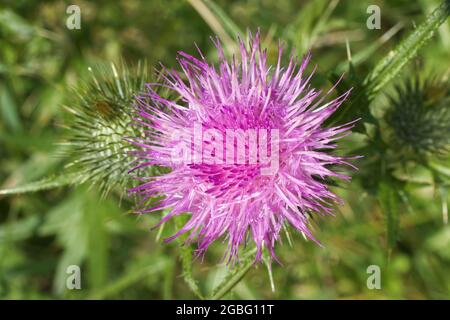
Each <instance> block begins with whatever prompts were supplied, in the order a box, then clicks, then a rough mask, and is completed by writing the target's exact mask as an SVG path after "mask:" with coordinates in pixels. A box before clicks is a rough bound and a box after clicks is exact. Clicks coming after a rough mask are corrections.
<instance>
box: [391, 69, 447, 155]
mask: <svg viewBox="0 0 450 320" xmlns="http://www.w3.org/2000/svg"><path fill="white" fill-rule="evenodd" d="M448 88H449V86H448V80H439V79H434V78H430V79H425V80H421V79H419V78H413V79H408V80H406V81H405V82H404V84H403V85H399V86H397V87H396V96H394V97H391V98H390V101H391V108H390V110H389V111H388V112H387V114H386V120H387V123H388V125H389V127H390V128H391V129H392V132H393V134H392V136H393V137H392V138H393V139H391V140H392V141H393V142H394V144H395V145H396V149H397V150H399V149H400V150H402V151H403V152H402V155H406V156H408V155H409V156H411V157H417V156H430V155H444V154H446V153H448V152H449V151H450V108H449V107H448V106H449V103H450V94H449V89H448Z"/></svg>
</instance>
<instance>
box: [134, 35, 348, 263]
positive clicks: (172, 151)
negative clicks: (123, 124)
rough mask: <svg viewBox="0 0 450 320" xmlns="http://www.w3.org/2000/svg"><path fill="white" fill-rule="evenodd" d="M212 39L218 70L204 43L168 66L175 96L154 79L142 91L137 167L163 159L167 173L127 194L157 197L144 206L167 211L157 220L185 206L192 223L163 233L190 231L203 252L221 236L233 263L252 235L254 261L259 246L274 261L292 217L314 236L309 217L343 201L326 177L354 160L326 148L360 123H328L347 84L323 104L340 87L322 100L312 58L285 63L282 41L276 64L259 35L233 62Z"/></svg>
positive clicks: (329, 211) (293, 223)
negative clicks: (309, 70) (310, 68)
mask: <svg viewBox="0 0 450 320" xmlns="http://www.w3.org/2000/svg"><path fill="white" fill-rule="evenodd" d="M215 45H216V47H217V50H218V56H219V66H218V69H216V68H215V67H214V66H212V65H210V64H208V62H207V61H206V60H205V58H204V56H203V55H202V53H201V52H200V50H199V54H200V58H199V59H197V58H195V57H193V56H190V55H188V54H186V53H184V52H179V57H178V61H179V64H180V67H181V69H182V71H183V72H182V73H178V72H176V71H167V70H165V74H164V75H163V78H164V80H165V81H164V82H165V83H164V84H163V87H166V88H168V89H170V91H172V92H173V93H175V94H176V95H177V96H179V97H180V98H179V99H173V100H170V99H166V98H163V97H162V96H161V95H159V94H158V93H157V92H156V87H157V86H160V85H158V84H148V85H147V91H146V92H145V93H143V94H142V95H140V96H139V97H137V117H136V122H137V123H138V124H139V125H142V126H143V127H144V129H145V136H144V137H140V138H134V139H133V141H132V142H133V143H134V144H135V145H136V146H137V147H138V150H137V151H136V154H137V155H138V157H139V159H140V161H141V162H140V164H139V165H138V166H137V168H142V167H145V166H153V165H157V166H163V167H168V168H170V169H171V171H170V172H169V173H166V174H163V175H159V176H155V177H149V178H148V179H145V181H144V182H143V183H142V184H141V185H139V186H137V187H135V188H133V189H131V191H132V192H134V193H137V194H139V195H141V196H142V198H143V202H142V203H146V202H147V200H148V199H150V198H154V197H159V199H160V201H159V202H158V203H157V204H156V205H154V206H153V207H150V208H143V209H142V212H143V213H149V212H154V211H157V210H162V209H167V210H170V211H169V213H168V214H167V215H166V216H165V217H164V218H163V219H162V220H161V221H160V224H162V223H164V222H166V221H167V220H169V219H170V218H172V217H173V216H176V215H180V214H184V213H189V214H190V219H189V221H188V222H187V223H186V224H185V225H184V226H183V227H182V228H181V229H180V230H179V231H178V232H177V233H176V234H175V235H173V236H172V237H170V238H168V239H166V240H167V241H170V240H172V239H174V238H176V237H178V236H180V235H181V234H184V233H186V232H188V233H189V237H188V239H187V241H189V242H190V241H194V240H196V241H197V242H198V250H197V253H199V254H200V253H204V252H205V250H206V249H207V248H208V246H209V245H210V244H211V243H212V242H214V241H215V240H217V239H219V238H224V239H226V240H227V241H228V250H227V254H226V255H228V261H230V260H233V259H234V258H237V257H238V250H239V247H240V245H241V244H247V242H248V241H249V239H250V237H251V238H252V239H253V242H254V243H255V245H256V248H257V254H256V260H257V261H259V260H260V259H261V257H262V249H263V247H266V248H267V249H268V250H269V252H270V253H271V256H272V257H273V258H275V259H276V256H275V252H274V246H275V242H276V241H277V240H278V239H279V234H280V230H281V228H282V227H283V225H284V224H287V223H289V224H290V225H291V226H292V227H294V228H295V229H297V230H298V231H300V232H301V233H303V234H304V235H305V236H307V237H308V238H310V239H312V240H314V241H315V242H316V243H318V242H317V241H316V240H315V239H314V237H313V235H312V234H311V231H310V230H309V228H308V224H309V223H308V215H309V213H312V212H316V213H319V214H333V213H332V209H331V205H332V204H333V203H341V202H342V201H341V200H340V199H339V198H338V197H337V196H336V195H335V194H334V193H332V192H331V191H330V190H329V188H328V187H327V185H326V183H325V182H324V181H325V179H327V178H339V179H343V180H349V179H350V177H349V176H347V175H345V174H342V173H338V172H335V171H332V170H331V169H330V166H335V165H349V166H351V165H350V164H349V163H347V162H346V160H348V158H344V157H339V156H335V155H332V154H330V153H327V152H325V150H327V149H328V150H332V149H335V148H336V145H335V144H334V142H335V141H336V140H338V139H340V138H342V137H343V136H346V135H347V134H349V132H350V131H349V129H350V128H351V127H352V126H353V123H354V122H351V123H348V124H345V125H341V126H337V127H332V128H324V127H322V124H323V123H324V121H325V120H326V119H327V118H328V117H330V115H332V114H333V112H334V111H335V110H336V109H337V108H338V107H339V106H340V105H341V104H342V102H343V101H344V100H345V99H346V98H347V96H348V95H349V93H350V90H349V91H347V92H346V93H344V94H342V95H341V96H339V97H338V98H336V99H334V100H332V101H331V102H328V103H323V101H324V98H325V97H326V95H328V94H330V93H331V92H332V90H333V89H334V87H333V89H331V90H330V91H329V92H328V93H327V94H326V95H325V97H321V92H320V91H316V90H315V89H312V88H310V85H309V81H310V79H311V77H312V74H311V75H308V76H305V75H304V71H305V68H306V66H307V64H308V62H309V60H310V55H309V54H308V55H307V56H306V57H304V59H303V61H302V62H301V64H300V65H298V64H297V63H296V58H295V57H292V56H291V57H290V61H289V64H288V65H287V67H282V66H281V59H282V53H283V49H282V48H281V46H280V48H279V53H278V62H277V65H276V66H275V67H271V66H269V65H268V64H267V60H266V50H264V51H263V50H262V49H261V47H260V39H259V33H258V34H257V35H256V36H255V37H252V36H251V35H250V40H249V49H247V48H246V45H245V43H244V42H243V41H242V40H239V45H240V59H236V58H235V57H233V59H232V61H227V60H226V58H225V55H224V53H223V49H222V47H221V45H220V42H219V41H218V40H216V41H215ZM230 130H231V132H232V133H233V134H234V136H233V135H231V134H230V137H231V138H230V139H229V136H228V134H229V132H230ZM211 132H212V133H211ZM196 133H197V135H196ZM199 133H200V135H199ZM241 138H242V140H239V139H241ZM225 140H226V143H225ZM230 141H231V142H230ZM222 143H223V144H222ZM180 145H182V148H180ZM180 150H181V152H180ZM236 153H237V155H236ZM269 154H270V156H269ZM243 158H244V160H243ZM274 159H275V160H274ZM230 160H231V162H230ZM251 160H252V161H251ZM264 168H265V169H271V170H266V172H264ZM267 171H270V172H269V173H267ZM161 196H163V197H161ZM160 224H158V225H160Z"/></svg>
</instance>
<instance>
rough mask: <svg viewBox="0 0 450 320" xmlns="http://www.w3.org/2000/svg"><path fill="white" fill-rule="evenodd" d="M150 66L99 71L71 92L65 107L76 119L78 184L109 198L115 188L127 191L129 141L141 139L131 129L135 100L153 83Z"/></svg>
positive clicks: (73, 150)
mask: <svg viewBox="0 0 450 320" xmlns="http://www.w3.org/2000/svg"><path fill="white" fill-rule="evenodd" d="M146 69H147V68H146V65H145V64H138V65H137V66H135V67H132V68H128V67H127V66H126V65H125V64H121V65H120V66H118V67H117V66H116V65H114V64H110V65H103V64H102V65H97V66H95V67H93V68H89V71H90V78H89V79H88V80H86V81H82V82H80V83H79V84H78V85H77V86H76V87H75V88H73V89H72V92H71V95H70V96H71V100H70V102H69V103H68V105H67V106H66V108H67V109H68V110H69V111H70V113H71V115H72V119H71V126H70V127H69V128H68V131H69V132H68V139H67V140H68V141H67V144H68V145H69V148H68V151H67V152H66V154H65V156H66V157H67V158H68V159H69V163H68V165H67V167H68V168H69V169H70V170H71V171H72V172H74V173H75V174H76V175H74V177H75V178H76V181H73V182H74V183H76V184H78V183H84V182H90V183H92V184H95V185H97V186H99V187H100V189H101V190H102V192H103V195H105V194H106V193H107V192H108V191H110V190H111V189H113V188H114V187H116V186H121V187H122V188H126V186H127V181H129V179H128V178H129V175H128V174H127V172H128V164H129V163H131V162H132V161H133V160H134V158H133V156H132V155H131V154H130V153H129V151H130V146H129V144H128V143H127V142H126V141H125V140H124V136H136V135H139V134H140V128H138V127H136V126H131V125H130V124H131V123H132V114H133V107H132V105H133V103H132V102H133V98H134V96H135V95H136V94H137V93H138V92H140V91H142V90H143V89H144V87H145V83H146V82H147V81H148V78H147V71H146Z"/></svg>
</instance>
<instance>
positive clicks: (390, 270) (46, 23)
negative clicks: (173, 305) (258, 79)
mask: <svg viewBox="0 0 450 320" xmlns="http://www.w3.org/2000/svg"><path fill="white" fill-rule="evenodd" d="M69 4H77V5H79V6H80V8H81V17H82V20H81V26H82V28H81V30H68V29H67V28H66V27H65V23H66V19H67V14H66V7H67V6H68V5H69ZM371 4H376V5H379V6H380V7H381V22H382V28H381V30H369V29H367V28H366V19H367V17H368V16H369V15H368V14H367V12H366V9H367V7H368V6H369V5H371ZM438 5H439V2H438V1H434V0H421V1H414V2H412V1H407V0H392V1H379V0H378V1H375V0H370V1H366V0H363V1H322V0H315V1H293V0H276V1H272V0H246V1H225V0H220V1H219V0H216V1H212V0H211V1H203V2H201V1H195V0H191V1H179V0H152V1H144V0H119V1H106V0H100V1H95V2H94V1H74V2H70V3H69V2H68V1H37V0H6V1H2V3H1V4H0V189H7V188H13V187H16V186H20V185H24V184H26V183H28V182H33V181H38V180H40V179H43V178H46V177H49V176H52V175H54V174H55V173H58V172H64V166H65V165H66V162H65V159H64V157H63V156H61V154H64V152H65V151H67V150H66V148H67V146H66V145H64V144H61V143H60V142H61V141H62V140H63V139H64V138H65V131H64V129H63V126H64V125H65V126H68V125H69V126H70V117H69V116H68V112H67V111H66V110H65V109H64V108H63V107H62V106H63V105H64V104H70V101H71V100H70V99H71V98H73V97H71V95H72V93H71V91H70V90H68V88H70V87H72V86H74V85H75V84H76V83H78V82H79V81H80V79H85V78H87V77H88V67H89V66H92V65H94V64H95V63H97V62H100V61H107V62H110V61H113V62H116V63H120V62H121V61H125V62H127V63H128V64H136V63H137V61H138V60H143V59H145V60H146V61H147V64H148V65H149V66H155V68H158V63H159V62H162V63H163V64H164V65H166V66H169V67H176V52H177V51H178V50H183V51H186V52H188V53H193V54H194V53H195V47H194V43H196V44H197V45H198V46H199V47H200V48H201V49H202V50H203V51H204V52H205V53H206V54H207V56H208V57H209V59H211V61H214V59H216V56H215V55H214V53H215V50H214V47H213V44H212V42H211V41H210V39H209V37H210V36H211V35H214V34H218V35H219V36H220V37H221V38H222V40H223V41H224V43H225V45H228V48H229V50H230V51H232V50H233V48H232V46H233V45H232V44H233V42H232V39H233V38H234V36H235V34H236V33H237V32H240V33H241V34H245V32H246V30H247V29H250V30H253V31H254V30H256V29H257V28H258V27H260V28H261V31H262V35H263V40H264V44H265V45H266V46H267V47H268V48H269V55H270V54H272V55H276V46H277V41H278V38H281V39H282V40H283V41H284V42H286V44H287V45H288V47H289V48H294V47H295V48H296V50H297V53H298V54H302V53H304V52H305V51H306V50H308V48H312V54H313V60H312V61H313V63H314V64H317V65H318V69H317V72H316V77H315V78H314V80H313V81H314V85H316V86H318V87H325V88H329V87H330V86H331V82H330V79H334V77H335V75H336V74H340V73H342V72H344V71H345V72H346V73H347V75H346V78H345V79H346V80H345V81H346V82H345V83H344V84H345V85H347V84H348V85H349V86H353V87H354V88H355V92H356V94H355V98H353V100H351V102H349V103H348V104H349V106H350V107H349V109H348V110H347V112H346V113H345V114H344V113H342V114H339V115H337V118H336V119H334V120H336V121H340V122H341V121H343V120H344V119H347V118H351V119H353V118H362V119H363V120H362V122H361V125H360V126H359V127H358V128H357V130H356V131H357V132H356V133H354V134H353V135H352V136H350V137H349V138H348V139H347V141H346V142H345V143H343V144H342V146H341V148H342V150H344V151H345V152H346V153H351V154H355V153H356V154H362V155H364V156H365V157H364V159H361V160H357V161H356V164H357V165H358V166H359V167H360V168H361V170H360V171H358V172H354V173H353V176H354V178H353V181H352V182H351V183H348V184H345V185H342V186H340V187H336V188H335V191H336V192H337V193H339V194H340V195H341V196H342V197H343V198H344V199H345V202H346V203H345V205H344V206H342V207H339V208H337V209H336V213H337V214H336V216H335V217H326V218H321V219H316V220H315V221H314V228H315V234H316V236H317V238H318V239H320V241H321V242H322V243H323V245H324V248H320V247H318V246H317V245H315V244H314V243H311V242H307V241H305V240H304V239H303V238H302V237H301V235H297V234H293V233H291V239H287V238H285V239H284V241H283V243H282V244H279V245H278V247H277V252H278V254H279V258H280V260H281V261H282V263H283V265H278V264H276V263H274V264H273V270H272V273H270V272H268V270H267V268H266V266H265V264H259V265H256V266H251V267H250V268H248V267H246V266H248V264H247V265H246V266H244V268H245V269H244V272H242V270H237V271H236V273H237V274H238V275H239V272H242V273H243V275H245V277H242V280H241V277H240V276H239V277H237V278H236V277H235V278H234V280H236V279H238V280H240V281H235V282H236V283H237V284H236V286H234V284H235V283H234V282H233V281H234V280H233V279H232V281H231V282H228V284H229V283H232V284H233V285H232V286H231V288H227V290H225V289H223V287H219V290H218V291H217V290H216V291H215V293H216V294H213V297H218V295H220V294H218V292H219V293H220V292H221V288H222V289H223V290H225V291H224V292H225V293H226V294H225V297H227V298H237V299H253V298H258V299H266V298H274V299H310V298H317V299H330V298H332V299H334V298H344V299H349V298H356V299H359V298H368V299H386V298H400V299H404V298H407V299H424V298H433V299H448V298H450V272H449V270H450V226H449V225H448V224H446V223H444V222H445V216H446V210H447V205H446V204H447V202H448V198H449V196H448V192H447V187H448V184H449V183H448V179H449V176H450V169H449V167H450V162H449V160H448V158H442V157H438V158H433V157H431V158H430V157H428V156H427V157H426V158H423V157H420V159H419V160H417V159H415V157H413V158H414V159H413V161H412V160H410V158H409V157H406V156H402V157H399V156H398V154H399V153H401V152H400V151H399V150H400V149H399V148H400V147H399V146H398V145H396V144H394V143H392V144H391V143H390V138H389V137H387V138H386V137H385V136H386V135H387V133H388V132H389V128H388V127H385V126H386V124H385V123H384V121H383V119H384V113H385V112H386V110H389V106H390V104H391V102H390V101H391V99H389V97H390V96H393V95H394V96H395V85H401V83H402V82H403V81H404V79H410V78H415V77H416V76H420V77H427V76H428V75H431V76H436V75H437V76H439V77H442V78H443V79H444V80H443V81H446V82H445V83H446V85H445V86H444V88H445V87H446V88H447V89H448V88H449V86H448V76H449V75H450V64H449V61H450V59H449V58H450V54H449V52H450V51H449V50H450V24H449V22H448V20H447V21H446V22H445V23H444V24H443V25H442V26H441V27H440V28H439V30H438V32H437V33H436V34H435V36H434V37H433V38H432V39H431V40H430V41H429V42H428V43H427V44H426V45H425V46H424V47H423V48H421V49H420V52H419V55H417V56H415V57H414V59H412V60H411V61H409V60H408V59H406V58H405V59H404V60H401V59H399V60H396V64H394V65H393V67H392V68H391V69H389V70H386V69H383V68H381V69H380V68H378V69H375V71H373V70H374V67H375V66H376V65H377V64H378V63H379V61H380V60H381V59H383V57H386V56H387V57H389V52H390V51H391V50H393V49H394V48H395V47H396V46H397V45H398V44H399V43H400V41H401V39H404V38H405V37H407V35H409V34H411V32H413V31H414V28H415V27H416V26H417V25H418V24H419V23H420V22H422V21H424V19H425V16H426V15H427V14H429V13H430V12H431V11H432V10H433V9H434V8H435V7H437V6H438ZM205 8H206V9H205ZM424 32H425V31H424ZM413 40H414V39H413ZM346 43H348V46H346ZM417 43H418V41H416V42H414V45H415V44H417ZM406 45H408V43H406ZM404 48H407V50H406V49H405V50H404V51H403V52H402V50H399V51H397V52H396V54H397V55H396V56H398V55H401V54H404V55H405V56H407V55H408V54H410V53H411V54H412V53H413V52H415V51H414V50H415V47H414V46H409V47H404ZM348 49H349V50H350V52H351V61H352V63H351V67H350V68H349V62H348V59H349V53H348ZM393 55H394V53H393ZM407 60H408V64H406V63H405V66H404V65H403V61H407ZM397 62H398V63H397ZM403 66H404V68H403V70H402V73H401V74H400V75H399V76H397V77H395V78H394V79H391V78H392V77H391V75H393V74H396V72H394V71H392V70H394V69H395V68H397V67H398V68H399V69H400V68H402V67H403ZM149 71H150V73H151V72H152V70H151V68H150V70H149ZM377 72H378V73H377ZM379 74H381V76H379ZM377 77H378V78H377ZM363 79H365V81H363ZM390 80H391V81H390ZM338 89H339V88H338ZM360 92H362V93H361V94H359V93H360ZM447 96H448V95H447ZM368 101H370V102H371V103H370V105H369V103H368ZM446 101H447V102H446V103H447V104H446V107H447V108H448V99H447V100H446ZM400 105H401V104H400ZM444 125H445V124H444ZM448 126H449V124H448V123H447V131H445V132H444V133H443V134H445V133H446V134H447V135H448V134H449V131H448ZM447 141H448V140H447ZM52 183H53V182H52ZM50 186H51V185H49V187H50ZM132 207H133V199H127V197H126V196H124V195H123V194H122V193H121V192H111V193H110V194H109V195H108V196H106V197H101V192H100V190H99V188H97V187H96V186H94V187H90V186H89V184H84V185H81V186H65V187H60V188H53V189H50V188H49V190H43V191H38V192H36V193H26V194H14V195H1V194H0V298H3V299H49V298H82V299H86V298H91V299H105V298H112V299H169V298H175V299H176V298H195V297H197V296H198V295H195V294H194V293H193V292H192V290H190V288H191V289H194V291H200V292H213V288H214V287H216V285H217V284H219V283H220V281H221V279H223V278H224V277H226V274H227V272H229V270H228V267H227V266H226V265H223V264H221V263H220V258H221V255H222V252H223V249H224V248H223V245H222V244H220V243H218V244H215V245H213V246H212V248H211V249H210V250H209V251H208V253H207V255H206V256H205V259H204V260H203V261H200V260H195V259H194V260H193V261H191V260H190V248H187V249H186V248H184V249H182V250H181V252H182V253H181V258H180V254H179V253H180V247H179V245H180V244H179V243H178V242H173V243H170V244H164V243H162V241H161V239H163V238H164V237H165V236H168V235H170V234H171V233H172V232H173V230H174V226H173V225H167V226H164V229H162V230H159V231H150V227H151V226H153V225H154V224H155V223H156V222H157V221H158V220H159V217H160V214H154V215H147V216H136V215H135V214H133V213H132ZM181 222H182V221H177V223H181ZM288 240H289V241H288ZM180 259H181V260H180ZM243 264H244V265H245V264H246V261H245V259H244V261H243ZM69 265H80V266H81V270H82V289H81V290H67V289H66V278H67V274H66V268H67V266H69ZM370 265H378V266H380V268H381V276H382V281H381V283H382V288H381V289H380V290H369V289H368V288H367V286H366V280H367V277H368V274H367V272H366V270H367V267H368V266H370ZM245 273H246V274H245ZM231 275H232V276H233V272H232V274H231ZM271 277H273V284H274V285H275V290H274V291H273V290H272V288H271V281H270V278H271ZM183 279H184V280H183ZM194 279H195V280H194ZM223 290H222V291H223Z"/></svg>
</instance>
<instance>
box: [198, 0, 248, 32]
mask: <svg viewBox="0 0 450 320" xmlns="http://www.w3.org/2000/svg"><path fill="white" fill-rule="evenodd" d="M203 2H204V3H205V5H206V6H207V7H208V8H209V10H211V12H212V13H214V14H215V15H216V16H217V18H218V20H219V21H220V22H221V23H222V25H223V27H224V29H225V30H226V31H227V32H228V34H229V35H230V37H231V38H234V37H236V36H237V35H238V34H239V35H241V36H244V33H243V32H242V30H241V29H240V28H239V27H238V25H237V24H236V23H234V21H233V20H232V19H231V18H230V17H229V16H228V15H227V14H226V13H225V11H223V10H222V9H221V8H220V7H219V6H218V5H217V4H215V3H214V2H212V1H210V0H203Z"/></svg>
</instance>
